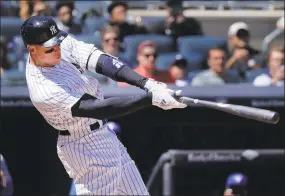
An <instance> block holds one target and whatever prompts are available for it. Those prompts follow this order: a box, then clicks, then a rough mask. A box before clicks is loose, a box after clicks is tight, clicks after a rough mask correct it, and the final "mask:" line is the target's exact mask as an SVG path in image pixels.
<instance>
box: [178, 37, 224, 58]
mask: <svg viewBox="0 0 285 196" xmlns="http://www.w3.org/2000/svg"><path fill="white" fill-rule="evenodd" d="M177 45H178V51H179V52H180V53H182V54H183V53H188V52H197V53H200V54H202V55H203V56H204V57H205V56H206V55H207V53H208V50H209V49H210V48H211V47H213V46H215V45H220V46H222V47H226V45H227V41H226V39H223V38H218V37H204V36H183V37H179V38H178V40H177Z"/></svg>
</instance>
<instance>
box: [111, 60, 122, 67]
mask: <svg viewBox="0 0 285 196" xmlns="http://www.w3.org/2000/svg"><path fill="white" fill-rule="evenodd" d="M113 65H114V66H116V67H117V68H120V67H122V66H123V63H122V62H120V61H117V60H116V59H113Z"/></svg>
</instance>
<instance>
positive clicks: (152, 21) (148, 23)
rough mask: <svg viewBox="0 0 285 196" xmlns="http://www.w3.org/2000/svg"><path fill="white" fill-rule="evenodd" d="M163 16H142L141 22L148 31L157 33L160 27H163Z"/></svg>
mask: <svg viewBox="0 0 285 196" xmlns="http://www.w3.org/2000/svg"><path fill="white" fill-rule="evenodd" d="M164 23H165V17H153V16H145V17H143V24H144V26H145V28H146V29H147V31H148V32H150V33H158V32H159V31H160V30H161V29H164Z"/></svg>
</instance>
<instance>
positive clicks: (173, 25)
mask: <svg viewBox="0 0 285 196" xmlns="http://www.w3.org/2000/svg"><path fill="white" fill-rule="evenodd" d="M166 11H167V17H166V20H165V25H164V29H161V30H158V33H159V34H165V35H169V36H171V37H173V38H174V40H176V39H177V38H178V37H180V36H187V35H203V31H202V27H201V24H200V22H199V21H197V20H196V19H195V18H186V17H185V16H184V15H183V7H182V2H181V1H172V0H171V1H167V3H166Z"/></svg>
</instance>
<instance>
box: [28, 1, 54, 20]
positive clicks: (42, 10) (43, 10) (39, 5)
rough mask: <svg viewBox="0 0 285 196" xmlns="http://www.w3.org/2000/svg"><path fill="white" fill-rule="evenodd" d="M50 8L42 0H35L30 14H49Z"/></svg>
mask: <svg viewBox="0 0 285 196" xmlns="http://www.w3.org/2000/svg"><path fill="white" fill-rule="evenodd" d="M50 15H51V10H50V8H49V7H48V5H47V4H45V3H44V2H42V1H37V2H35V4H34V6H33V13H32V16H50Z"/></svg>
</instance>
